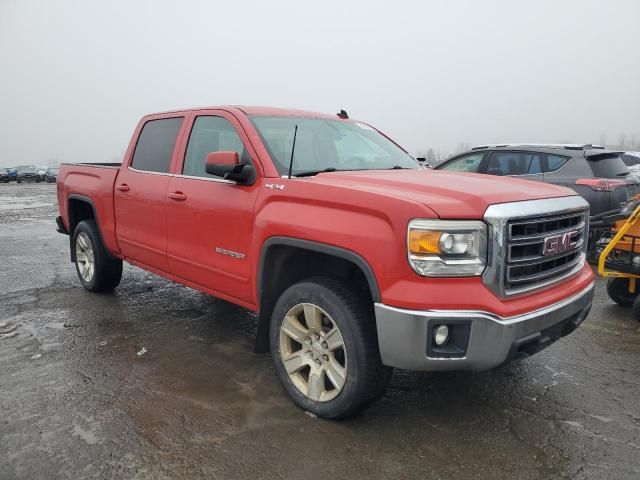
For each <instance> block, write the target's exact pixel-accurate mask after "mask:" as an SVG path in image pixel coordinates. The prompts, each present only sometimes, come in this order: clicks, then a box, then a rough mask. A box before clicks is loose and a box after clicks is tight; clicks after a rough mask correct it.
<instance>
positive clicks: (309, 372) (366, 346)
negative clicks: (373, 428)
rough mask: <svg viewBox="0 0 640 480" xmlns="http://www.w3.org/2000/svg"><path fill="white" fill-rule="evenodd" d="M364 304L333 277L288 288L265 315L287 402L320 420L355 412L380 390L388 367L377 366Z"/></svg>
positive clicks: (372, 327)
mask: <svg viewBox="0 0 640 480" xmlns="http://www.w3.org/2000/svg"><path fill="white" fill-rule="evenodd" d="M372 315H373V311H372V309H371V306H370V305H367V303H366V302H365V301H364V300H363V299H362V298H361V296H360V295H359V294H358V293H357V292H355V291H352V290H351V289H349V288H348V287H346V286H345V285H343V284H342V283H340V282H338V281H335V280H333V279H329V278H324V277H318V278H312V279H309V280H306V281H303V282H300V283H297V284H295V285H293V286H291V287H289V288H288V289H287V290H286V291H285V292H284V293H283V294H282V295H281V296H280V298H279V299H278V301H277V303H276V306H275V308H274V311H273V315H272V317H271V331H270V342H271V353H272V356H273V360H274V363H275V367H276V371H277V373H278V377H279V378H280V381H281V383H282V385H283V386H284V388H285V390H286V391H287V393H288V394H289V396H290V397H291V398H292V399H293V401H294V402H295V403H296V404H297V405H298V406H300V407H302V408H303V409H305V410H308V411H309V412H312V413H314V414H316V415H318V416H320V417H325V418H342V417H347V416H349V415H352V414H354V413H357V412H358V411H359V410H360V409H362V408H363V407H365V406H366V405H367V404H368V403H369V402H370V401H371V400H372V399H374V398H375V397H376V396H378V395H379V394H380V393H382V392H383V391H384V390H385V388H386V386H387V384H388V382H389V379H390V377H391V373H392V369H391V368H389V367H385V366H384V365H382V362H381V360H380V353H379V349H378V339H377V334H376V325H375V321H374V319H373V317H372Z"/></svg>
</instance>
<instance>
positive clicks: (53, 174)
mask: <svg viewBox="0 0 640 480" xmlns="http://www.w3.org/2000/svg"><path fill="white" fill-rule="evenodd" d="M57 178H58V167H51V168H47V170H46V172H45V174H44V181H45V182H47V183H55V181H56V179H57Z"/></svg>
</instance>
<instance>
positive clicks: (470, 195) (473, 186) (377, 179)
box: [309, 170, 576, 219]
mask: <svg viewBox="0 0 640 480" xmlns="http://www.w3.org/2000/svg"><path fill="white" fill-rule="evenodd" d="M309 180H312V181H314V182H315V183H323V184H326V185H332V186H336V187H338V186H343V187H347V188H350V189H355V190H362V191H367V192H372V193H377V194H380V195H385V196H389V197H395V198H402V199H406V200H411V201H414V202H419V203H421V204H423V205H425V206H427V207H429V208H430V209H432V210H433V211H434V212H435V213H436V214H437V215H438V216H439V217H441V218H466V219H474V218H478V219H479V218H482V216H483V215H484V212H485V210H486V209H487V207H488V206H489V205H493V204H496V203H506V202H517V201H523V200H538V199H542V198H557V197H567V196H571V195H576V193H575V192H574V191H573V190H570V189H568V188H565V187H559V186H557V185H550V184H546V183H542V182H536V181H530V180H520V179H517V178H511V177H496V176H492V175H481V174H475V173H459V172H447V171H443V170H361V171H353V172H328V173H320V174H318V175H316V176H315V177H311V178H309Z"/></svg>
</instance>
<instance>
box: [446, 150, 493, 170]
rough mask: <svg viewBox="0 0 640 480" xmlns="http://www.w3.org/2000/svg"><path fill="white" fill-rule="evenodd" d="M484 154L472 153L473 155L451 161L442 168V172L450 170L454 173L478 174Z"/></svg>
mask: <svg viewBox="0 0 640 480" xmlns="http://www.w3.org/2000/svg"><path fill="white" fill-rule="evenodd" d="M483 157H484V153H482V152H480V153H472V154H471V155H465V156H463V157H460V158H456V159H455V160H451V161H450V162H448V163H447V164H446V165H443V166H442V170H450V171H452V172H471V173H476V172H477V171H478V168H480V163H482V158H483Z"/></svg>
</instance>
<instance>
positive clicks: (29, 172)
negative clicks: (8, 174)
mask: <svg viewBox="0 0 640 480" xmlns="http://www.w3.org/2000/svg"><path fill="white" fill-rule="evenodd" d="M16 181H17V182H18V183H22V182H37V183H40V182H41V181H42V179H41V178H40V175H38V171H37V170H36V167H31V166H22V167H18V176H17V178H16Z"/></svg>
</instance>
